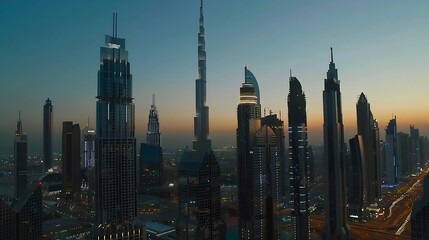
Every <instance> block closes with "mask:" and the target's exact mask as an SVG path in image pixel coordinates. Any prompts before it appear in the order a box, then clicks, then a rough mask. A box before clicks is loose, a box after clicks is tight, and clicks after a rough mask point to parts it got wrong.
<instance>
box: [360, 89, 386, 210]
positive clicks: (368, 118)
mask: <svg viewBox="0 0 429 240" xmlns="http://www.w3.org/2000/svg"><path fill="white" fill-rule="evenodd" d="M356 113H357V130H358V135H361V136H362V140H363V145H364V146H363V149H364V150H365V156H364V157H363V158H362V159H364V160H365V163H364V166H365V169H364V170H363V171H362V174H364V175H365V176H364V178H365V181H364V182H365V183H366V185H365V186H364V191H365V193H364V194H365V195H366V197H365V198H364V199H365V202H364V207H367V204H368V203H375V202H377V201H378V198H379V194H378V192H379V191H380V190H379V188H380V183H379V180H378V176H379V172H380V169H379V165H380V163H379V158H377V152H378V144H377V140H376V139H375V138H377V136H376V134H377V133H376V132H375V128H376V125H375V120H374V117H373V115H372V112H371V107H370V104H369V103H368V100H367V98H366V96H365V94H363V93H361V94H360V96H359V100H358V102H357V103H356ZM377 131H378V129H377Z"/></svg>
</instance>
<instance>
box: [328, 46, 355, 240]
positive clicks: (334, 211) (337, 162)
mask: <svg viewBox="0 0 429 240" xmlns="http://www.w3.org/2000/svg"><path fill="white" fill-rule="evenodd" d="M323 138H324V161H325V164H324V165H325V166H326V169H325V176H324V179H325V191H326V192H325V227H324V230H323V235H322V236H323V239H326V240H328V239H337V240H340V239H341V240H342V239H350V228H349V226H348V225H347V220H346V183H345V165H344V154H345V149H344V145H345V144H344V125H343V113H342V110H341V92H340V81H339V80H338V70H337V69H336V68H335V63H334V59H333V52H332V48H331V62H330V63H329V70H328V72H327V78H326V79H325V90H324V91H323Z"/></svg>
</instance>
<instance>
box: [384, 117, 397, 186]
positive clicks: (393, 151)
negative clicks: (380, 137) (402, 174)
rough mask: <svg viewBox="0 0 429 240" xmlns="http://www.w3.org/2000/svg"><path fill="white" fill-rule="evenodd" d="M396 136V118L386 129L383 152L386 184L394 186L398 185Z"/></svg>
mask: <svg viewBox="0 0 429 240" xmlns="http://www.w3.org/2000/svg"><path fill="white" fill-rule="evenodd" d="M397 147H398V136H397V128H396V116H395V118H394V119H391V120H390V122H389V125H387V128H386V141H385V142H384V151H385V158H386V184H387V185H390V186H396V185H397V184H398V183H399V173H398V152H397V151H398V150H397Z"/></svg>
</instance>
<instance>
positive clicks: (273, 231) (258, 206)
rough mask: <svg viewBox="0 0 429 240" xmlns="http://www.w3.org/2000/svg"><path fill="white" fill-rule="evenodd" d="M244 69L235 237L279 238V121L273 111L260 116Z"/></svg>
mask: <svg viewBox="0 0 429 240" xmlns="http://www.w3.org/2000/svg"><path fill="white" fill-rule="evenodd" d="M244 70H245V72H244V74H245V82H244V83H243V84H242V87H241V88H240V102H239V104H238V107H237V120H238V128H237V157H238V166H237V170H238V201H239V204H238V208H239V210H238V212H239V223H238V225H239V238H240V239H279V237H280V217H279V214H278V213H279V211H278V210H279V208H280V201H281V197H282V189H281V187H282V180H281V177H282V176H281V172H280V166H281V162H282V159H283V158H284V152H285V151H284V129H283V121H281V120H280V119H278V118H277V115H275V114H270V115H268V116H266V117H264V118H262V119H261V105H260V101H258V95H259V88H258V84H257V81H256V78H255V76H254V75H253V74H252V73H251V72H250V70H249V69H248V68H247V66H246V67H245V69H244ZM255 86H256V87H255ZM261 125H262V126H261Z"/></svg>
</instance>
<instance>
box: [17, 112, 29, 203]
mask: <svg viewBox="0 0 429 240" xmlns="http://www.w3.org/2000/svg"><path fill="white" fill-rule="evenodd" d="M14 143H15V144H14V157H15V164H14V167H15V198H16V199H19V198H21V197H22V196H23V195H24V194H25V193H26V191H27V173H28V170H27V135H24V134H23V132H22V123H21V112H19V118H18V122H17V123H16V131H15V142H14Z"/></svg>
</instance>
